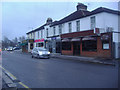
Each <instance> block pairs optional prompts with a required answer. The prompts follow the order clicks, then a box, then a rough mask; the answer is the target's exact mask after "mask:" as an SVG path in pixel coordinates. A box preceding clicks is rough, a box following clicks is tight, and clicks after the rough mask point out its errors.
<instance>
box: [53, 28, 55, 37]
mask: <svg viewBox="0 0 120 90" xmlns="http://www.w3.org/2000/svg"><path fill="white" fill-rule="evenodd" d="M53 35H55V27H53Z"/></svg>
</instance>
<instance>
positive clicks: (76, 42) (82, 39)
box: [27, 3, 120, 58]
mask: <svg viewBox="0 0 120 90" xmlns="http://www.w3.org/2000/svg"><path fill="white" fill-rule="evenodd" d="M119 19H120V12H119V11H115V10H111V9H107V8H103V7H100V8H97V9H95V10H93V11H88V10H87V6H86V5H84V4H82V3H78V5H77V10H76V11H75V12H73V13H72V14H70V15H68V16H67V17H64V18H63V19H61V20H59V21H54V22H52V19H51V18H48V19H47V22H46V24H44V25H43V26H41V27H39V28H37V29H35V30H33V31H30V32H28V33H27V35H28V37H29V38H34V40H35V41H34V47H40V46H43V47H45V48H47V49H48V50H49V51H51V52H52V53H61V54H65V55H78V56H95V57H106V58H112V57H114V58H120V55H119V53H120V28H118V20H119ZM42 43H43V44H42Z"/></svg>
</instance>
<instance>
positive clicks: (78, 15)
mask: <svg viewBox="0 0 120 90" xmlns="http://www.w3.org/2000/svg"><path fill="white" fill-rule="evenodd" d="M101 12H107V13H112V14H117V15H120V11H116V10H111V9H108V8H104V7H99V8H97V9H95V10H93V11H91V12H89V11H82V10H78V11H75V12H73V13H72V14H70V15H68V16H66V17H65V18H63V19H61V20H59V21H58V22H57V23H55V24H53V25H51V26H55V25H58V24H62V23H65V22H69V21H72V20H76V19H80V18H83V17H87V16H90V15H94V14H97V13H101Z"/></svg>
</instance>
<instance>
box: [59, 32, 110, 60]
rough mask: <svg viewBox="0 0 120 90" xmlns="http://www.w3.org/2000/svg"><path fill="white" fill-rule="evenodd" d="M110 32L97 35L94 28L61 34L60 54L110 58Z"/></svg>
mask: <svg viewBox="0 0 120 90" xmlns="http://www.w3.org/2000/svg"><path fill="white" fill-rule="evenodd" d="M111 36H112V34H111V33H102V34H101V35H97V34H95V33H94V30H88V31H81V32H74V33H68V34H63V35H61V38H62V54H64V55H76V56H89V57H103V58H111V56H112V53H111V50H112V49H111V45H112V44H111Z"/></svg>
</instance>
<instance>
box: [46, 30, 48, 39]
mask: <svg viewBox="0 0 120 90" xmlns="http://www.w3.org/2000/svg"><path fill="white" fill-rule="evenodd" d="M46 37H48V28H47V29H46Z"/></svg>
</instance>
